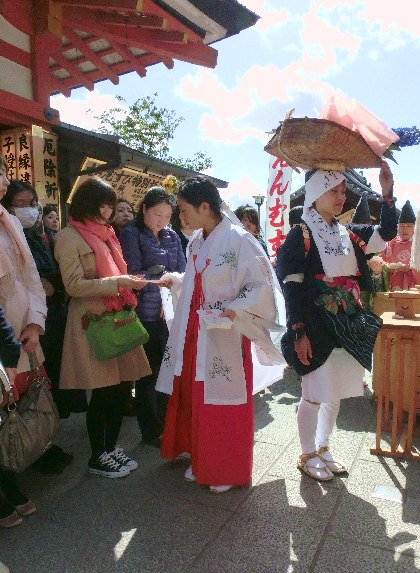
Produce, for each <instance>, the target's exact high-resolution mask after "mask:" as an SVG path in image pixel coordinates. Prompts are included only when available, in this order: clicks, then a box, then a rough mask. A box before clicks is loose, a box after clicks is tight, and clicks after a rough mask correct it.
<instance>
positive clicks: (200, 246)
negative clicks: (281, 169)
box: [0, 157, 415, 527]
mask: <svg viewBox="0 0 420 573" xmlns="http://www.w3.org/2000/svg"><path fill="white" fill-rule="evenodd" d="M6 168H7V166H6V163H5V161H4V159H3V158H2V157H0V203H1V205H0V245H1V255H0V275H1V276H0V358H1V362H2V364H3V366H4V367H5V369H6V372H7V373H8V376H9V378H10V380H11V382H12V383H13V386H14V392H15V397H16V398H18V397H19V393H20V394H22V393H24V392H25V390H26V389H27V384H28V382H27V379H28V372H29V371H30V369H31V364H32V362H33V360H36V363H37V364H38V365H39V366H41V365H43V368H45V371H46V373H47V374H48V377H49V379H50V382H51V393H52V396H53V399H54V401H55V403H56V405H57V408H58V411H59V414H60V417H61V418H65V417H68V416H70V415H71V413H74V412H79V413H80V412H86V431H87V437H88V439H89V442H90V446H91V455H90V458H89V460H88V462H87V471H88V472H90V473H93V474H96V475H100V476H104V477H108V478H120V477H124V476H127V475H128V474H129V473H130V472H132V471H134V470H135V469H136V468H137V467H138V462H137V461H135V460H133V459H131V458H130V457H129V456H128V455H127V454H126V453H125V452H124V450H123V448H122V447H121V446H120V444H119V443H118V436H119V433H120V429H121V425H122V422H123V417H124V412H125V408H126V402H127V399H128V398H129V397H131V393H132V389H133V388H135V393H134V395H135V415H136V416H137V420H138V424H139V429H140V434H139V437H140V435H141V439H142V441H143V442H144V443H146V444H150V445H153V446H156V447H158V448H160V452H161V455H162V457H163V458H165V459H168V460H174V459H175V458H176V457H177V456H179V455H180V454H183V453H188V454H190V456H191V463H190V466H189V467H188V469H187V470H186V471H185V475H184V478H185V479H186V480H187V481H189V482H196V483H197V484H200V485H206V486H209V488H210V491H211V492H214V493H223V492H226V491H229V490H230V489H231V488H232V487H234V486H238V485H243V484H248V483H249V482H250V478H251V470H252V450H253V437H254V426H253V401H252V395H253V358H252V356H251V344H252V345H254V348H255V349H256V354H255V356H258V360H259V361H260V363H261V364H264V365H270V364H281V363H283V362H284V359H285V360H286V361H287V363H288V364H289V366H291V367H293V368H294V369H295V370H296V372H297V373H298V374H299V375H300V376H301V377H302V399H301V402H300V405H299V408H298V414H297V422H298V430H299V438H300V446H301V455H300V456H299V459H298V462H297V467H298V468H299V469H300V470H301V471H302V472H303V473H305V474H307V475H308V476H310V477H311V478H314V479H316V480H320V481H325V480H331V479H333V477H334V475H335V474H341V473H343V472H345V471H346V465H345V462H342V461H340V460H339V459H338V458H337V457H336V456H335V454H333V453H332V452H331V451H330V443H329V438H330V434H331V432H332V429H333V426H334V423H335V421H336V417H337V414H338V411H339V407H340V401H341V400H342V399H345V398H348V397H352V396H360V395H362V394H363V390H364V388H363V374H364V370H365V369H366V368H367V369H370V368H371V361H372V352H373V344H374V342H375V338H376V335H377V333H378V330H379V328H380V321H379V320H378V318H377V317H376V316H375V315H374V314H373V313H372V312H371V311H370V310H369V309H368V308H365V307H364V306H363V304H362V302H361V292H362V291H363V292H368V293H369V292H371V291H372V289H373V284H372V276H373V274H374V273H373V272H372V268H373V267H374V265H372V266H370V263H369V260H370V259H371V258H372V256H373V255H376V254H378V253H383V258H382V259H381V260H382V262H383V261H389V260H391V259H390V257H391V255H392V252H393V250H395V249H397V250H398V252H401V251H402V250H403V247H405V246H406V245H407V244H408V243H409V242H410V240H411V238H412V233H411V231H412V227H414V221H415V218H414V219H413V217H414V213H413V214H412V213H411V212H412V210H411V212H410V211H409V206H405V207H404V209H403V213H402V214H401V218H400V221H399V227H398V231H399V238H398V237H397V216H396V209H395V205H394V198H393V177H392V173H391V171H390V169H389V167H388V165H387V164H386V163H385V162H384V163H383V164H382V168H381V171H380V175H379V182H380V185H381V189H382V198H383V204H382V211H381V217H380V221H379V224H377V225H373V224H371V221H370V219H369V217H368V219H367V220H364V221H358V220H357V217H358V216H359V215H355V219H354V221H353V222H352V223H350V224H349V225H347V226H343V225H341V224H339V223H338V221H337V217H338V216H339V215H340V213H341V210H342V208H343V205H344V201H345V191H346V187H345V177H344V174H343V173H341V172H334V171H328V172H326V171H325V172H324V171H321V170H314V171H309V172H307V173H306V183H305V190H306V192H305V202H304V205H303V208H302V207H300V208H295V209H292V210H291V211H290V221H289V222H290V232H289V234H288V236H287V238H286V240H285V242H284V244H283V245H282V246H281V247H280V248H279V250H278V253H277V260H276V261H270V260H269V258H268V256H267V249H266V246H265V244H264V241H263V239H262V236H261V229H260V222H259V218H258V213H257V211H256V210H255V209H254V208H252V207H251V206H249V205H243V206H242V207H239V208H238V209H237V210H236V211H235V213H232V211H231V210H230V209H229V207H228V206H227V205H226V204H225V203H224V202H223V201H222V199H221V197H220V194H219V191H218V190H217V188H216V187H215V186H214V185H213V183H212V182H211V181H210V180H209V179H207V178H205V177H202V176H200V177H194V178H189V179H187V180H185V181H184V182H183V183H182V184H181V186H180V189H179V191H178V194H177V196H176V197H174V196H173V195H171V194H169V193H167V192H166V190H165V189H164V188H163V187H159V186H156V187H152V188H150V189H149V190H148V191H147V193H146V194H145V196H144V198H143V200H142V201H141V203H140V204H139V205H138V208H137V213H135V212H134V209H133V206H132V205H131V204H130V203H129V202H128V201H126V200H125V199H117V195H116V193H115V191H114V189H113V188H112V187H111V186H110V185H109V184H108V183H106V182H104V181H102V180H101V179H98V178H88V179H86V180H85V181H84V182H83V183H82V184H81V185H80V186H79V187H78V189H77V190H76V191H75V193H74V194H73V196H72V201H71V204H70V206H69V211H68V218H67V226H66V227H64V228H63V229H61V230H60V228H59V227H60V225H59V212H58V207H57V206H56V205H46V206H45V207H44V208H43V209H42V207H41V205H40V204H39V200H38V196H37V193H36V191H35V189H34V188H33V187H31V185H29V184H28V183H25V182H23V181H17V180H14V181H9V180H8V179H7V176H6ZM410 233H411V235H410ZM395 237H397V238H395ZM404 256H405V258H407V257H406V255H404ZM368 263H369V264H368ZM381 270H382V266H381V267H380V270H379V272H381ZM400 270H401V269H400ZM402 275H403V278H404V280H405V281H406V282H407V280H408V279H410V280H411V275H407V273H406V272H404V273H402ZM393 280H394V279H393ZM396 280H397V279H396V278H395V280H394V282H395V281H396ZM413 280H414V279H413ZM406 282H405V283H404V285H403V288H406ZM392 284H394V283H392ZM280 285H281V287H280ZM166 289H170V292H171V296H172V301H173V306H174V308H175V315H174V317H173V322H172V323H171V327H170V329H169V328H168V323H167V317H166V316H165V312H164V309H163V302H162V292H163V291H164V290H165V292H167V290H166ZM332 308H333V309H334V312H331V309H332ZM127 309H135V313H136V315H137V317H138V318H139V319H140V321H141V323H142V325H143V327H144V329H145V331H146V335H147V336H148V340H147V341H146V342H145V343H144V344H143V345H141V346H137V347H135V348H134V349H131V350H129V351H125V352H124V353H122V354H119V355H117V356H114V357H111V358H107V359H99V358H98V356H97V355H96V354H95V351H94V349H93V348H92V346H91V343H90V341H89V338H88V334H87V332H88V329H89V326H90V324H91V321H92V320H95V319H96V318H97V317H99V316H104V315H106V314H109V313H114V312H119V311H123V310H127ZM134 316H135V315H134ZM275 331H277V332H278V331H280V332H282V333H283V336H282V342H281V351H280V349H279V348H278V347H277V346H276V345H274V344H273V342H272V337H271V336H270V333H273V332H275ZM361 333H362V334H361ZM29 355H31V356H32V358H31V364H30V362H29ZM254 360H255V358H254ZM3 407H5V402H4V404H3ZM227 429H228V431H227ZM52 449H53V451H55V453H54V460H51V459H48V458H47V461H46V462H45V464H44V466H42V463H41V464H40V466H39V467H40V469H42V467H43V468H44V470H45V471H46V472H47V473H48V471H50V473H54V472H55V473H58V471H62V470H63V469H64V467H65V466H66V465H67V464H68V463H71V460H72V455H71V454H67V453H66V452H63V451H62V450H61V449H60V448H57V447H55V450H54V446H52ZM46 455H48V452H47V454H46ZM50 458H51V456H50ZM52 462H53V463H52ZM37 463H39V462H37ZM51 463H52V465H53V466H54V464H55V466H54V467H53V469H52V470H51ZM49 464H50V465H49ZM46 468H47V469H46ZM48 468H50V469H48ZM57 468H58V469H57ZM36 509H37V508H36V505H35V504H34V503H33V502H32V501H31V500H30V499H29V498H28V497H27V496H26V495H25V494H24V493H23V492H21V491H20V489H19V487H18V476H17V475H16V474H15V473H13V472H6V471H4V470H0V527H14V526H16V525H19V524H20V523H21V522H22V518H24V517H25V516H27V515H31V514H33V513H35V512H36Z"/></svg>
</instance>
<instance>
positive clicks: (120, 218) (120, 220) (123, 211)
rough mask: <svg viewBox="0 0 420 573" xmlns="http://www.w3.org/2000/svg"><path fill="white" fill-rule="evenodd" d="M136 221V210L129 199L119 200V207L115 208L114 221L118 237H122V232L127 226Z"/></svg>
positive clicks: (113, 225)
mask: <svg viewBox="0 0 420 573" xmlns="http://www.w3.org/2000/svg"><path fill="white" fill-rule="evenodd" d="M133 220H134V209H133V207H132V205H131V203H130V201H127V199H118V201H117V206H116V207H115V215H114V219H113V220H112V223H111V224H112V228H113V229H114V231H115V234H116V235H117V237H119V236H120V234H121V231H122V230H123V229H124V227H125V226H126V225H128V224H129V223H131V221H133Z"/></svg>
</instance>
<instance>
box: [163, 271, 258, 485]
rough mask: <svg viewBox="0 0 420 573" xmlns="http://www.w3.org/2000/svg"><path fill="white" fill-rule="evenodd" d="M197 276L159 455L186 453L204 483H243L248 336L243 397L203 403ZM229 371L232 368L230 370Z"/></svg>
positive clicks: (249, 442) (250, 415) (247, 442)
mask: <svg viewBox="0 0 420 573" xmlns="http://www.w3.org/2000/svg"><path fill="white" fill-rule="evenodd" d="M198 289H201V281H200V282H199V284H198V281H196V284H195V289H194V294H193V297H192V302H191V307H190V314H189V319H188V326H187V332H186V337H185V344H184V361H183V367H182V372H181V376H175V377H174V382H173V392H172V395H171V396H170V398H169V402H168V408H167V412H166V419H165V428H164V430H163V436H162V446H161V450H160V452H161V455H162V457H163V458H166V459H169V460H174V459H175V458H176V457H177V456H179V455H180V454H181V453H183V452H188V453H190V454H191V461H192V473H193V474H194V476H196V481H197V483H199V484H203V485H244V484H248V483H250V481H251V472H252V452H253V445H254V407H253V400H252V374H253V371H252V358H251V342H250V340H249V339H248V338H245V337H244V338H243V344H242V347H243V366H244V372H245V381H246V389H247V402H246V404H240V405H223V406H219V405H213V404H205V403H204V383H203V382H202V381H201V382H200V381H196V380H195V372H196V357H197V337H198V329H199V317H198V314H197V312H196V311H197V309H198V308H199V307H200V296H199V295H200V294H201V293H198V292H196V291H197V290H198ZM233 375H234V374H233Z"/></svg>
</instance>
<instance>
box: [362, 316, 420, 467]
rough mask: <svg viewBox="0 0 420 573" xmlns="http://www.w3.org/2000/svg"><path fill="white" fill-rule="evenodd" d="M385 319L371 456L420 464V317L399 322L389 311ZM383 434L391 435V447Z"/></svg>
mask: <svg viewBox="0 0 420 573" xmlns="http://www.w3.org/2000/svg"><path fill="white" fill-rule="evenodd" d="M381 318H382V320H383V327H382V329H381V330H380V332H379V336H378V340H377V342H376V346H375V353H374V380H375V394H376V398H377V419H376V444H375V447H374V448H371V450H370V453H371V454H376V455H380V456H388V457H393V458H406V459H415V460H418V461H420V453H418V452H416V451H414V449H413V436H414V435H415V431H416V415H417V414H418V413H420V316H415V318H413V319H395V318H393V313H392V312H385V313H384V314H383V315H382V316H381ZM404 411H405V412H406V414H405V415H404ZM382 432H391V447H390V448H381V437H382Z"/></svg>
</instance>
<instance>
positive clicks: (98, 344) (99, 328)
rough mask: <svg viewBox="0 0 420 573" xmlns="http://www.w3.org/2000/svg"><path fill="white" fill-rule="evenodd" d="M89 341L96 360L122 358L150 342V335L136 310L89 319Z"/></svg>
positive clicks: (121, 311) (109, 313)
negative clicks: (123, 355)
mask: <svg viewBox="0 0 420 573" xmlns="http://www.w3.org/2000/svg"><path fill="white" fill-rule="evenodd" d="M86 335H87V339H88V341H89V344H90V347H91V349H92V352H93V354H94V355H95V358H96V360H100V361H102V360H109V359H110V358H115V357H116V356H121V354H125V353H126V352H130V350H134V349H135V348H137V347H138V346H142V345H143V344H145V343H146V342H147V341H148V340H149V334H148V332H147V330H146V329H145V328H144V326H143V325H142V323H141V322H140V320H139V318H138V316H137V314H136V312H135V310H134V309H131V310H119V311H117V312H107V313H105V314H102V315H101V316H93V317H89V326H88V327H87V331H86Z"/></svg>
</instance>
